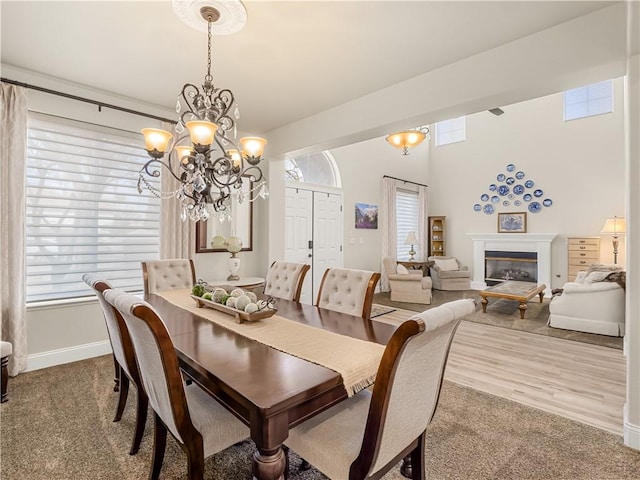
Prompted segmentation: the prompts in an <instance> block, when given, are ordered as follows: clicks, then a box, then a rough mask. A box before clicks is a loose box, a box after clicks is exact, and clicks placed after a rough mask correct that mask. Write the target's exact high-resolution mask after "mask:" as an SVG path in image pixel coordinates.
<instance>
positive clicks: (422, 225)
mask: <svg viewBox="0 0 640 480" xmlns="http://www.w3.org/2000/svg"><path fill="white" fill-rule="evenodd" d="M418 241H419V242H420V254H419V255H418V259H420V258H422V261H423V262H426V261H427V257H428V256H429V252H428V251H427V250H428V245H429V212H428V211H427V187H425V186H423V185H420V186H419V187H418Z"/></svg>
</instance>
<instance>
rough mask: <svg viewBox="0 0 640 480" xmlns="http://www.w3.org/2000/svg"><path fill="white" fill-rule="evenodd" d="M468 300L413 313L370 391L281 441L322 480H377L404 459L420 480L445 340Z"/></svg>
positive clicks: (470, 306) (471, 305)
mask: <svg viewBox="0 0 640 480" xmlns="http://www.w3.org/2000/svg"><path fill="white" fill-rule="evenodd" d="M474 310H475V301H474V300H473V299H464V300H456V301H453V302H449V303H445V304H443V305H441V306H439V307H435V308H432V309H430V310H427V311H425V312H423V313H420V314H417V315H414V316H413V317H411V318H410V319H409V320H407V321H405V322H404V323H402V324H401V325H400V326H399V327H398V329H397V330H396V331H395V333H394V334H393V336H392V337H391V339H390V340H389V343H388V344H387V346H386V348H385V351H384V354H383V356H382V360H381V362H380V366H379V368H378V373H377V376H376V381H375V384H374V386H373V392H370V391H369V390H362V391H361V392H359V393H357V394H356V395H354V396H353V397H351V398H349V399H347V400H344V401H342V402H339V403H338V404H336V405H334V406H333V407H331V408H329V409H327V410H325V411H324V412H322V413H320V414H318V415H316V416H314V417H312V418H310V419H309V420H307V421H305V422H303V423H301V424H299V425H297V426H296V427H294V428H292V429H291V430H289V438H287V440H286V441H285V443H286V445H287V447H289V448H291V449H292V450H293V451H295V452H296V453H297V454H299V455H300V456H302V457H304V458H305V459H306V460H307V461H309V462H310V463H311V464H312V465H314V466H315V467H316V468H318V469H319V470H320V471H322V473H324V474H325V475H326V476H328V477H329V478H336V479H337V478H340V479H345V480H346V479H349V480H360V479H378V478H380V477H382V476H383V475H384V474H385V473H386V472H388V471H389V470H390V469H391V468H393V467H394V465H396V464H397V463H398V461H399V460H400V459H403V458H404V459H405V464H404V465H403V469H402V470H403V474H405V476H409V477H410V478H412V479H414V480H418V479H420V480H424V478H425V471H424V467H425V463H424V455H425V437H426V429H427V426H428V425H429V423H430V422H431V419H432V418H433V415H434V413H435V410H436V407H437V405H438V398H439V396H440V389H441V387H442V378H443V375H444V370H445V366H446V363H447V357H448V355H449V349H450V346H451V341H452V340H453V336H454V334H455V332H456V329H457V328H458V325H459V323H460V321H461V319H462V318H464V317H466V316H467V315H470V314H471V313H473V312H474Z"/></svg>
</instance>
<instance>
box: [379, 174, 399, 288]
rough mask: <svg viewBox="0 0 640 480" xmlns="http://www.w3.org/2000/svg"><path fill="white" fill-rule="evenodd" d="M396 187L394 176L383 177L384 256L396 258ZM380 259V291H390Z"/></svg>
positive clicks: (382, 227) (382, 222) (382, 226)
mask: <svg viewBox="0 0 640 480" xmlns="http://www.w3.org/2000/svg"><path fill="white" fill-rule="evenodd" d="M396 189H397V184H396V181H395V180H394V179H393V178H383V179H382V212H381V213H382V215H381V216H380V229H381V230H382V258H384V257H393V258H396V251H397V245H396V235H397V232H396ZM382 258H381V259H380V265H381V266H380V272H382V274H381V277H380V291H381V292H388V291H389V290H390V288H389V279H388V278H387V274H386V271H385V269H384V265H383V264H382Z"/></svg>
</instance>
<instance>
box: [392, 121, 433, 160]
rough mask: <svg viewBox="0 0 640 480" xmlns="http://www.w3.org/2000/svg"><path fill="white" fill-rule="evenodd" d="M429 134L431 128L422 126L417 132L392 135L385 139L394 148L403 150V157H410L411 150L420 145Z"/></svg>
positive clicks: (407, 131)
mask: <svg viewBox="0 0 640 480" xmlns="http://www.w3.org/2000/svg"><path fill="white" fill-rule="evenodd" d="M428 134H429V127H427V126H422V127H420V128H417V129H415V130H405V131H403V132H398V133H392V134H391V135H387V136H386V137H385V139H386V140H387V142H389V143H390V144H391V145H393V146H394V147H397V148H399V149H401V150H402V155H409V149H410V148H413V147H415V146H417V145H419V144H420V143H421V142H422V141H423V140H424V139H425V138H427V135H428Z"/></svg>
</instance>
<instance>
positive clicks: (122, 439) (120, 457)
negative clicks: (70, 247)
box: [0, 356, 640, 480]
mask: <svg viewBox="0 0 640 480" xmlns="http://www.w3.org/2000/svg"><path fill="white" fill-rule="evenodd" d="M112 375H113V361H112V359H111V357H110V356H102V357H98V358H93V359H89V360H83V361H80V362H75V363H70V364H67V365H60V366H57V367H52V368H48V369H44V370H37V371H34V372H29V373H24V374H21V375H19V376H17V377H15V378H12V379H10V381H9V402H7V403H3V404H2V405H0V415H1V419H2V422H1V423H0V439H1V440H0V441H1V443H0V448H1V452H2V461H1V462H0V478H2V479H3V480H22V479H30V480H31V479H34V480H40V479H46V480H63V479H65V480H67V479H95V480H98V479H106V480H111V479H113V480H129V479H131V480H138V479H143V478H147V476H148V471H149V465H150V462H151V450H152V443H153V435H152V433H153V432H152V430H153V422H152V418H151V416H149V418H148V419H147V425H146V430H145V434H144V437H143V440H142V445H141V448H140V451H139V452H138V454H137V455H133V456H130V455H129V454H128V451H129V447H130V442H131V437H132V432H133V427H134V424H135V389H132V391H131V392H130V397H129V401H128V402H127V406H126V408H125V412H124V415H123V417H122V420H121V421H120V422H118V423H114V422H112V418H113V413H114V411H115V404H116V400H117V393H114V392H113V389H112V386H113V381H112ZM426 445H427V447H426V470H427V478H429V479H432V480H437V479H513V480H516V479H518V480H520V479H554V480H555V479H572V480H583V479H585V480H586V479H589V480H590V479H593V480H595V479H600V480H603V479H612V480H613V479H617V480H620V479H637V478H640V452H637V451H635V450H632V449H629V448H627V447H625V446H624V445H623V444H622V441H621V438H620V437H619V436H616V435H612V434H609V433H607V432H605V431H603V430H600V429H597V428H593V427H589V426H587V425H584V424H581V423H578V422H574V421H571V420H567V419H565V418H562V417H558V416H556V415H552V414H549V413H545V412H542V411H540V410H536V409H533V408H530V407H526V406H524V405H521V404H518V403H515V402H512V401H509V400H506V399H502V398H499V397H495V396H493V395H488V394H484V393H481V392H479V391H477V390H473V389H471V388H466V387H462V386H460V385H457V384H455V383H451V382H446V381H445V383H444V386H443V389H442V394H441V397H440V403H439V408H438V410H437V412H436V415H435V417H434V419H433V421H432V423H431V425H430V426H429V428H428V431H427V441H426ZM253 449H254V445H253V443H252V442H251V441H250V440H246V441H243V442H241V443H239V444H237V445H234V446H232V447H230V448H228V449H227V450H225V451H223V452H221V453H219V454H217V455H214V456H212V457H209V458H207V459H206V461H205V475H204V478H205V479H207V480H214V479H215V480H221V479H224V480H245V479H246V480H248V479H250V478H251V455H252V453H253ZM299 467H300V458H299V457H298V456H297V455H295V453H292V455H291V469H290V472H291V475H290V477H289V478H290V479H292V480H325V479H326V477H325V476H324V475H322V474H321V473H320V472H318V471H317V470H315V469H314V468H312V469H310V470H308V471H300V469H299ZM186 471H187V466H186V460H185V455H184V454H183V452H182V450H181V449H180V447H179V446H178V445H177V443H176V441H175V440H174V439H173V438H172V437H171V436H170V435H169V436H168V438H167V451H166V455H165V459H164V463H163V467H162V471H161V474H160V478H162V479H183V478H186ZM383 479H384V480H404V479H403V477H402V476H401V475H400V473H399V471H398V468H394V469H393V470H392V471H390V472H389V473H387V474H386V475H385V476H384V477H383ZM335 480H342V479H335Z"/></svg>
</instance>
